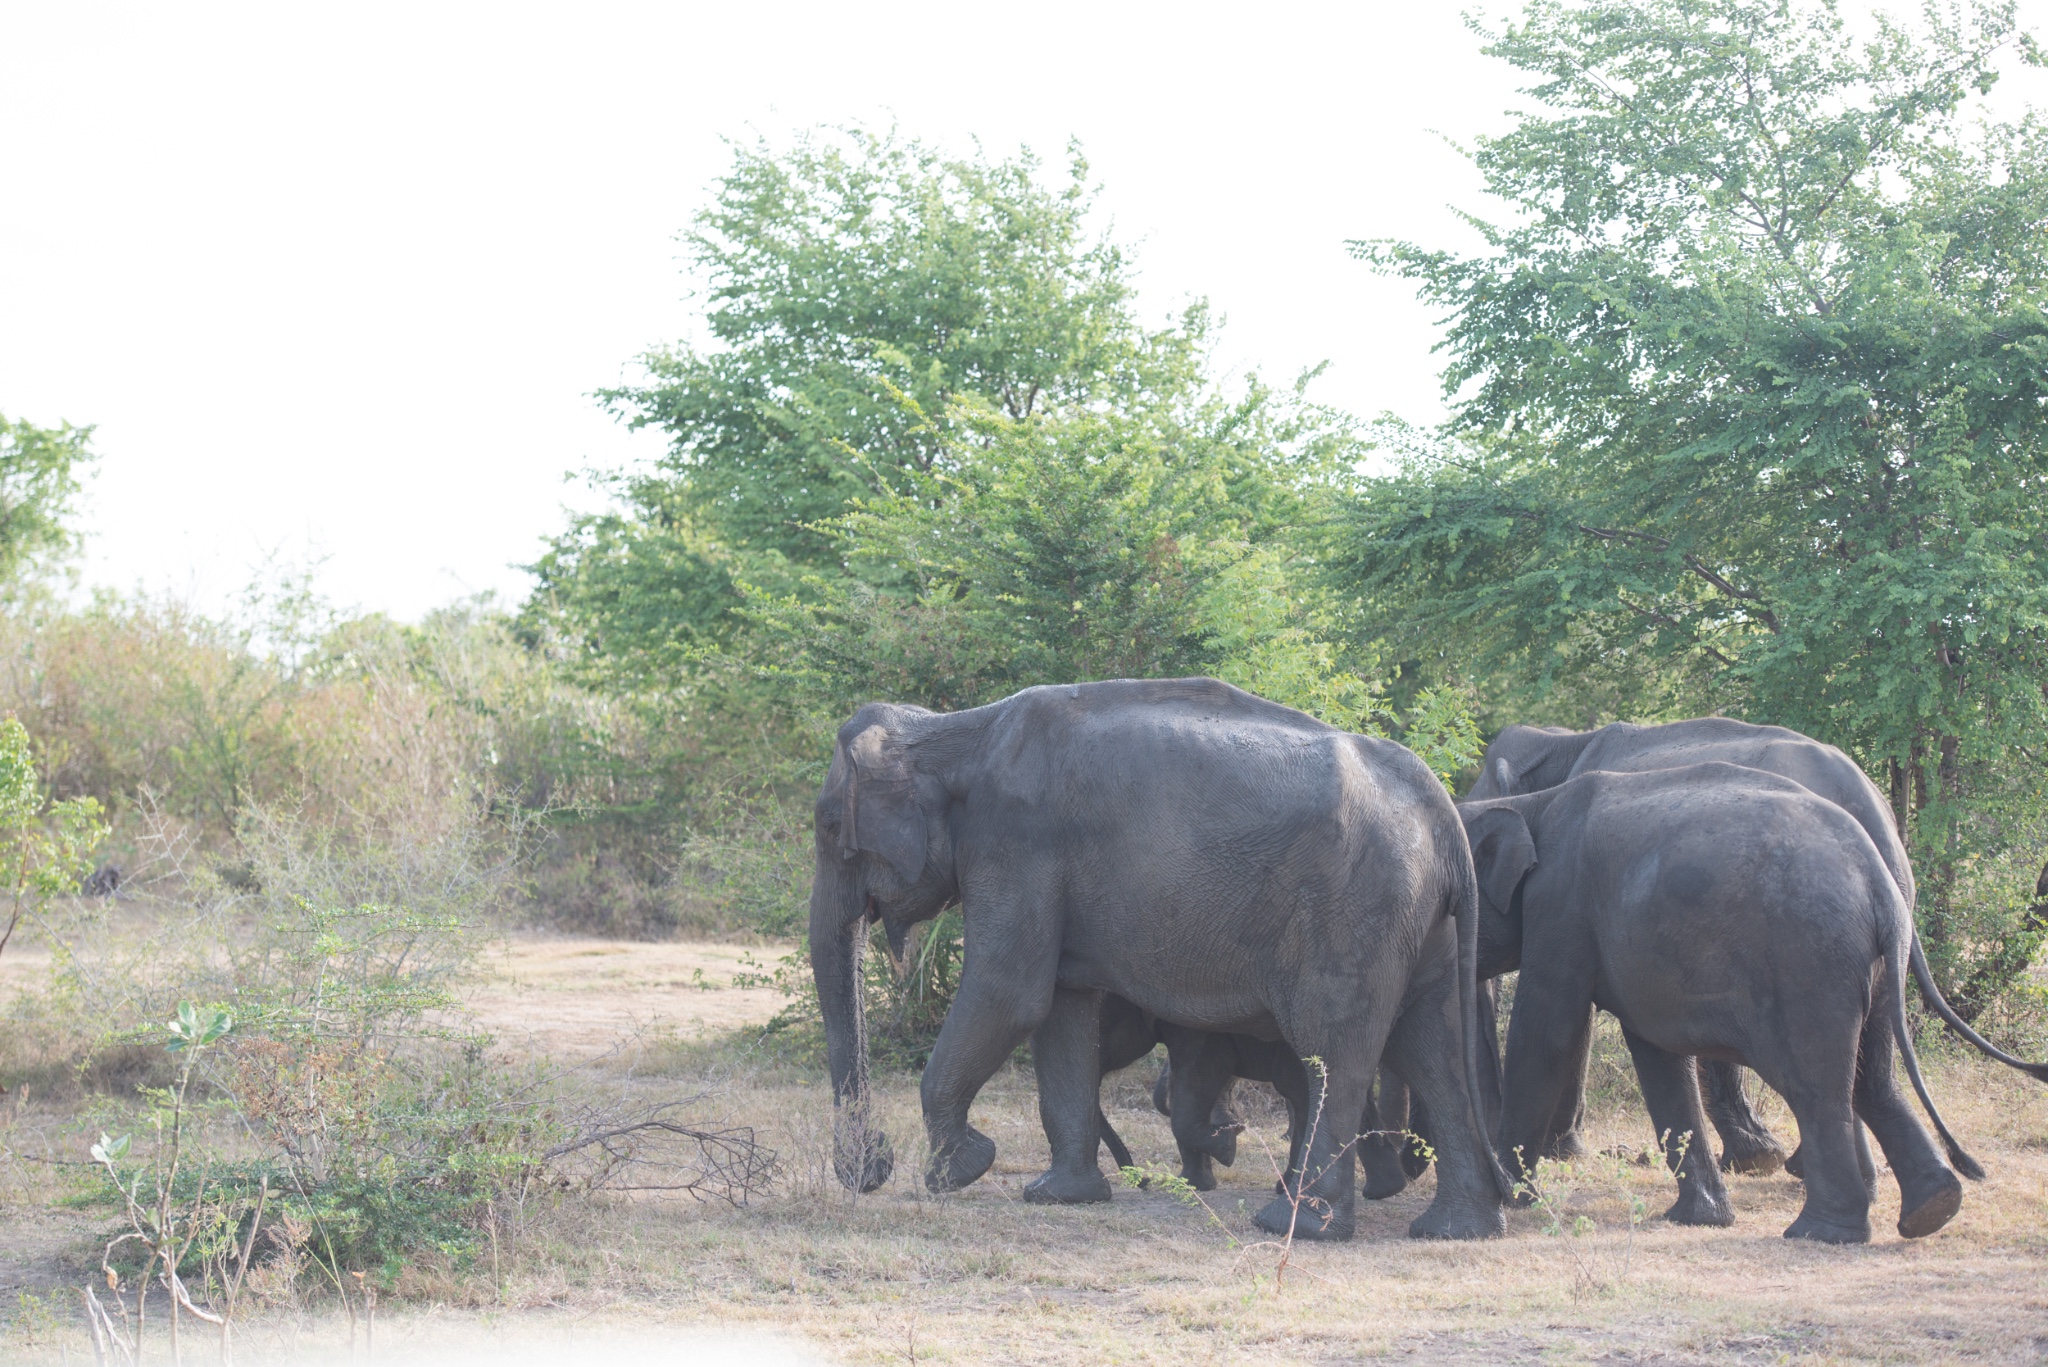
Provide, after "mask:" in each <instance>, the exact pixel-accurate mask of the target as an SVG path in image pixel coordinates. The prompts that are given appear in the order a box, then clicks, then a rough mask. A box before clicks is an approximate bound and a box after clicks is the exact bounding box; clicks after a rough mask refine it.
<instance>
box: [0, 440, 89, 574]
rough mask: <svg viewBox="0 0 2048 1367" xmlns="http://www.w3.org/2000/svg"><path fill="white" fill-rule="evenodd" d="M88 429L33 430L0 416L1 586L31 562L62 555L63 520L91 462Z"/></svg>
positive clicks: (65, 544) (65, 543) (66, 541)
mask: <svg viewBox="0 0 2048 1367" xmlns="http://www.w3.org/2000/svg"><path fill="white" fill-rule="evenodd" d="M91 440H92V429H91V428H90V427H73V426H71V424H69V423H64V424H61V425H59V426H57V427H35V426H32V425H31V424H29V423H26V422H20V421H14V420H10V419H9V418H8V417H7V415H6V414H4V413H0V583H6V582H11V581H12V580H14V579H15V578H16V576H18V575H19V574H20V573H21V571H22V569H23V568H24V567H25V566H26V565H27V564H29V563H30V562H32V561H33V560H35V558H36V557H38V556H42V555H48V554H50V553H52V552H59V551H63V550H66V549H68V548H69V547H70V545H71V540H72V538H71V532H70V529H69V528H67V527H66V526H65V518H66V517H68V516H69V515H70V513H71V500H72V498H73V497H74V496H75V495H76V494H77V493H78V473H79V469H80V467H81V466H83V465H85V464H86V463H87V462H88V461H90V460H91V459H92V451H91V447H90V442H91Z"/></svg>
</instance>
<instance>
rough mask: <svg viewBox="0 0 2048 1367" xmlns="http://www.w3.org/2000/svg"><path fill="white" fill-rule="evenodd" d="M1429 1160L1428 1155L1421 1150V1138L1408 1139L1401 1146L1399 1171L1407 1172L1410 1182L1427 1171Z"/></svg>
mask: <svg viewBox="0 0 2048 1367" xmlns="http://www.w3.org/2000/svg"><path fill="white" fill-rule="evenodd" d="M1429 1162H1430V1160H1429V1156H1428V1155H1427V1154H1426V1153H1424V1152H1423V1148H1422V1141H1421V1140H1419V1139H1410V1140H1409V1141H1408V1142H1407V1143H1405V1144H1403V1145H1402V1146H1401V1171H1402V1172H1404V1173H1406V1174H1407V1176H1408V1180H1409V1181H1411V1182H1412V1181H1414V1180H1415V1179H1416V1178H1418V1177H1420V1176H1422V1174H1424V1173H1425V1172H1428V1171H1429Z"/></svg>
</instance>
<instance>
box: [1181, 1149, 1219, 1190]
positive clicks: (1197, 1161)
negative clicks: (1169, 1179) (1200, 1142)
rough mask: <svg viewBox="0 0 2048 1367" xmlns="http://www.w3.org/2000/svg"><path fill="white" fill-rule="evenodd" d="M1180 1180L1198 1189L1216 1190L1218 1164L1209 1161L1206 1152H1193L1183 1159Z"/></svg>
mask: <svg viewBox="0 0 2048 1367" xmlns="http://www.w3.org/2000/svg"><path fill="white" fill-rule="evenodd" d="M1180 1180H1181V1181H1183V1182H1185V1183H1187V1184H1188V1185H1189V1186H1191V1187H1193V1188H1194V1189H1195V1190H1196V1191H1214V1190H1216V1166H1215V1164H1213V1163H1211V1162H1210V1161H1209V1155H1208V1154H1206V1153H1197V1154H1191V1155H1188V1156H1186V1157H1184V1158H1183V1159H1182V1160H1181V1165H1180Z"/></svg>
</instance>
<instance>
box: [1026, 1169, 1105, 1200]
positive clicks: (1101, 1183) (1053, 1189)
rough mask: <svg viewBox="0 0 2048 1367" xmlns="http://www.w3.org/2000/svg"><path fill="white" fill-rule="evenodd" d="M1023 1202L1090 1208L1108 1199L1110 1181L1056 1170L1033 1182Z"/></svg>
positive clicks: (1089, 1173)
mask: <svg viewBox="0 0 2048 1367" xmlns="http://www.w3.org/2000/svg"><path fill="white" fill-rule="evenodd" d="M1024 1199H1025V1200H1026V1201H1028V1202H1029V1203H1031V1204H1032V1205H1034V1206H1087V1205H1094V1204H1096V1203H1098V1202H1102V1201H1107V1200H1108V1199H1109V1179H1108V1178H1106V1177H1104V1176H1103V1175H1102V1174H1101V1173H1100V1172H1085V1173H1084V1172H1061V1171H1060V1170H1059V1169H1058V1168H1054V1169H1052V1170H1051V1171H1049V1172H1042V1173H1040V1174H1039V1175H1038V1176H1036V1177H1034V1178H1032V1179H1031V1181H1030V1182H1029V1183H1028V1184H1026V1186H1025V1188H1024Z"/></svg>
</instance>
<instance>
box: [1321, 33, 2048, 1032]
mask: <svg viewBox="0 0 2048 1367" xmlns="http://www.w3.org/2000/svg"><path fill="white" fill-rule="evenodd" d="M2012 35H2013V24H2012V12H2011V7H2010V6H2009V5H1989V6H1977V7H1974V8H1972V9H1970V10H1969V11H1967V13H1966V14H1963V15H1960V16H1958V15H1951V14H1948V13H1946V12H1938V11H1930V12H1929V16H1928V20H1927V23H1926V25H1925V27H1924V30H1922V31H1919V32H1915V31H1913V30H1909V29H1906V28H1902V27H1898V26H1895V25H1893V24H1891V23H1889V22H1886V21H1883V20H1879V21H1877V25H1876V29H1875V32H1874V33H1873V34H1872V35H1871V36H1869V37H1868V38H1866V39H1861V40H1859V39H1857V38H1856V37H1854V36H1853V35H1852V34H1851V33H1850V32H1849V31H1848V29H1847V27H1846V26H1845V24H1844V22H1843V20H1842V19H1841V17H1840V16H1839V15H1837V14H1836V13H1835V12H1834V11H1833V10H1832V8H1827V7H1796V6H1787V5H1780V4H1776V3H1759V2H1758V0H1651V2H1650V3H1639V2H1638V0H1630V2H1629V3H1626V4H1622V3H1612V2H1610V0H1595V3H1587V4H1579V5H1572V6H1565V5H1561V4H1556V3H1551V2H1550V0H1539V3H1536V4H1533V5H1531V7H1530V8H1529V9H1528V11H1527V12H1526V15H1525V16H1524V18H1523V19H1522V20H1521V21H1520V22H1519V23H1516V24H1513V25H1510V26H1508V27H1506V28H1504V29H1503V30H1501V31H1500V32H1499V33H1497V34H1495V35H1492V37H1491V40H1490V43H1489V46H1488V48H1487V50H1488V51H1489V52H1490V53H1492V54H1493V55H1495V56H1497V57H1500V58H1503V59H1505V60H1507V61H1509V62H1511V63H1513V64H1514V65H1516V66H1517V67H1519V68H1521V69H1522V70H1523V71H1525V72H1527V73H1529V76H1530V78H1531V81H1532V84H1531V86H1530V88H1529V93H1530V95H1531V96H1532V97H1533V98H1534V99H1535V100H1536V101H1538V102H1539V108H1538V109H1537V110H1536V111H1535V112H1531V113H1528V114H1525V115H1523V116H1522V117H1521V118H1520V119H1519V120H1518V122H1517V123H1516V125H1515V126H1514V127H1513V128H1512V129H1511V130H1510V131H1509V132H1507V133H1504V134H1502V135H1500V136H1498V137H1492V138H1486V139H1481V140H1480V141H1479V143H1478V144H1477V146H1476V148H1475V151H1474V153H1473V158H1474V161H1475V163H1476V165H1477V167H1478V169H1479V170H1480V171H1481V172H1482V173H1483V175H1484V176H1485V178H1486V184H1487V187H1488V189H1489V191H1490V192H1491V193H1492V194H1493V195H1494V196H1496V197H1497V198H1498V199H1499V200H1501V201H1503V202H1504V205H1505V209H1506V212H1505V214H1504V215H1503V217H1502V219H1501V221H1500V222H1498V223H1492V222H1482V221H1480V220H1476V219H1475V220H1474V222H1475V223H1477V224H1478V226H1479V227H1480V229H1481V231H1482V232H1483V234H1484V238H1485V244H1486V245H1485V250H1484V251H1482V252H1480V253H1478V254H1475V255H1470V256H1467V255H1460V254H1458V253H1453V252H1447V251H1441V250H1433V249H1428V248H1425V247H1421V246H1416V245H1413V244H1408V243H1396V242H1370V243H1361V244H1358V250H1359V252H1360V254H1361V255H1363V256H1364V257H1366V258H1367V259H1368V260H1369V261H1371V262H1373V263H1374V264H1376V265H1377V266H1379V267H1380V268H1381V269H1383V270H1386V271H1389V272H1393V273H1396V274H1399V275H1403V276H1406V277H1408V278H1410V279H1412V280H1414V281H1415V282H1416V283H1417V285H1418V287H1419V289H1420V290H1421V292H1422V295H1423V297H1424V298H1425V299H1427V300H1429V301H1430V302H1432V303H1435V304H1437V305H1439V306H1441V307H1442V308H1443V309H1444V310H1445V312H1446V314H1447V317H1448V333H1447V339H1446V349H1447V351H1448V354H1449V358H1450V359H1449V364H1448V367H1447V369H1446V372H1445V379H1444V383H1445V391H1446V394H1447V395H1448V396H1449V397H1450V398H1451V400H1452V405H1453V417H1452V419H1451V421H1450V423H1449V424H1448V425H1447V428H1446V430H1445V432H1444V433H1442V434H1441V436H1440V438H1439V439H1437V440H1434V441H1428V442H1424V443H1422V444H1421V445H1422V450H1420V451H1419V452H1418V453H1417V454H1416V456H1415V458H1413V459H1411V460H1410V461H1409V462H1408V463H1407V464H1406V466H1405V468H1403V469H1402V470H1401V471H1400V472H1399V473H1398V474H1396V475H1395V476H1393V477H1391V478H1386V479H1382V480H1377V481H1372V482H1370V483H1369V484H1368V485H1367V486H1366V487H1365V488H1364V489H1363V490H1362V491H1361V492H1360V494H1359V495H1358V496H1357V498H1356V500H1355V501H1354V503H1353V505H1352V507H1351V510H1350V513H1349V519H1348V520H1349V529H1348V532H1347V533H1346V535H1345V537H1344V549H1343V551H1342V553H1341V559H1342V561H1343V570H1342V576H1341V577H1342V578H1343V579H1344V582H1346V583H1347V584H1349V585H1351V586H1353V587H1354V588H1355V589H1356V590H1357V591H1358V592H1359V593H1360V594H1361V595H1362V596H1364V597H1365V598H1366V599H1368V600H1369V601H1370V602H1371V603H1372V604H1373V605H1374V610H1375V612H1374V622H1375V625H1376V626H1378V627H1380V628H1381V629H1383V630H1385V631H1386V632H1387V633H1389V634H1390V635H1393V636H1396V637H1398V638H1400V639H1403V640H1409V641H1415V642H1418V643H1421V642H1427V643H1428V646H1429V648H1430V649H1432V650H1434V651H1437V652H1443V653H1444V655H1445V656H1446V657H1447V658H1449V659H1454V660H1457V661H1458V662H1459V665H1460V667H1462V668H1464V669H1467V670H1471V671H1473V672H1476V673H1478V674H1481V675H1490V676H1492V678H1491V680H1490V684H1489V688H1490V691H1491V692H1492V693H1493V695H1494V696H1496V697H1497V698H1499V699H1500V700H1501V701H1502V702H1503V703H1504V704H1506V705H1507V706H1510V707H1512V706H1516V705H1517V704H1518V703H1519V704H1520V705H1521V706H1522V707H1523V708H1528V707H1529V705H1530V704H1531V703H1535V704H1536V707H1535V709H1532V710H1540V708H1541V705H1542V703H1541V700H1542V699H1544V698H1545V697H1546V695H1554V694H1555V693H1557V692H1558V691H1560V690H1561V691H1563V692H1565V693H1570V692H1572V691H1575V690H1577V689H1580V688H1582V687H1583V685H1584V683H1585V682H1586V681H1589V680H1590V681H1597V683H1596V686H1595V689H1594V690H1593V692H1594V695H1595V696H1596V697H1605V698H1607V699H1611V700H1619V701H1620V702H1621V704H1622V707H1621V710H1625V711H1630V712H1636V713H1638V714H1641V713H1645V712H1647V713H1653V714H1654V713H1655V712H1657V711H1661V710H1666V709H1668V710H1670V711H1676V712H1687V711H1691V712H1698V711H1706V710H1711V709H1715V708H1722V709H1729V710H1732V711H1734V712H1736V713H1737V714H1739V715H1743V716H1746V717H1749V718H1750V719H1752V720H1756V721H1769V722H1776V723H1781V724H1784V725H1787V726H1791V727H1794V728H1796V729H1799V730H1801V731H1804V732H1807V733H1809V734H1811V735H1815V736H1818V737H1820V738H1822V739H1825V740H1829V741H1832V742H1835V743H1837V744H1839V745H1842V746H1843V747H1845V748H1846V749H1848V750H1849V751H1850V752H1851V753H1852V754H1855V755H1856V756H1858V757H1859V758H1860V759H1861V760H1862V761H1863V762H1864V763H1865V764H1867V765H1869V766H1870V767H1871V769H1872V771H1873V773H1874V774H1876V775H1877V776H1878V777H1879V779H1880V781H1881V782H1882V783H1883V784H1885V785H1886V786H1887V787H1888V788H1889V790H1890V791H1891V793H1892V797H1893V802H1894V806H1895V808H1896V810H1897V811H1898V814H1899V816H1900V819H1901V821H1902V822H1903V823H1905V824H1906V825H1907V826H1908V828H1909V829H1910V830H1912V831H1913V832H1914V835H1915V838H1916V844H1915V853H1916V862H1917V863H1918V865H1919V867H1920V869H1921V871H1922V884H1923V896H1922V912H1923V921H1924V929H1925V931H1926V933H1927V935H1928V938H1929V940H1930V942H1931V943H1932V944H1933V945H1934V946H1935V947H1936V950H1937V953H1936V958H1937V959H1938V960H1939V961H1940V962H1941V965H1942V967H1943V968H1944V969H1945V970H1946V971H1949V972H1950V973H1952V974H1955V975H1958V977H1957V986H1958V990H1959V991H1960V992H1961V994H1962V996H1963V997H1964V999H1965V1000H1966V1002H1969V1003H1970V1004H1971V1005H1978V1004H1981V999H1982V998H1983V996H1984V995H1985V990H1986V989H1988V988H1990V987H1992V986H1993V984H1990V983H1987V982H1985V981H1983V980H1982V979H1981V975H1976V974H1974V972H1973V970H1974V969H1977V968H1982V967H1984V966H1986V965H1987V964H1988V963H1989V962H1990V961H1991V960H1992V959H1994V958H1997V957H1998V956H1999V954H2000V953H2001V950H2002V946H2003V943H2004V941H2005V940H2006V938H2007V937H2008V936H2009V935H2010V934H2013V933H2017V932H2016V931H2015V927H2014V925H2013V923H2012V922H2011V921H2010V920H2009V919H2004V918H1998V919H1995V920H1994V921H1993V922H1992V923H1988V924H1985V923H1976V924H1966V923H1967V922H1969V921H1970V920H1971V918H1970V916H1969V914H1968V913H1966V911H1965V908H1964V907H1963V905H1962V904H1961V902H1959V901H1958V899H1957V897H1956V895H1955V894H1956V891H1957V880H1958V879H1961V878H1964V877H1966V876H1968V869H1969V865H1970V864H1971V861H1973V860H1976V859H1981V858H1995V857H1996V856H1997V854H1998V853H1999V852H2000V851H2001V850H2003V849H2005V848H2007V847H2008V846H2009V845H2011V843H2012V842H2013V841H2014V840H2015V839H2020V838H2024V839H2028V840H2032V839H2034V838H2036V837H2038V834H2039V831H2038V829H2037V826H2038V822H2037V820H2036V819H2035V814H2037V813H2038V812H2039V811H2040V806H2039V804H2040V801H2041V797H2042V789H2043V764H2044V757H2043V756H2042V755H2041V754H2040V753H2039V751H2038V749H2037V747H2038V745H2039V741H2040V737H2041V735H2042V734H2043V731H2044V725H2048V693H2044V685H2048V519H2044V518H2043V517H2042V516H2041V513H2040V509H2041V507H2042V506H2043V504H2044V497H2048V316H2044V313H2043V304H2044V289H2048V127H2044V126H2043V125H2042V124H2041V123H2040V122H2039V121H2038V120H2037V119H2035V118H2033V117H2031V116H2030V117H2028V118H2027V119H2025V120H2023V121H2022V122H2020V123H2018V124H2014V125H1996V124H1994V125H1988V126H1984V127H1982V128H1975V129H1973V125H1972V123H1971V119H1970V113H1971V103H1970V97H1971V96H1972V95H1974V94H1975V93H1977V92H1981V91H1985V90H1988V89H1989V88H1990V86H1991V85H1992V83H1993V82H1994V80H1995V79H1996V74H1997V73H1996V69H1995V66H1994V58H1995V56H1996V55H1997V53H1998V52H1999V51H2000V49H2001V47H2002V46H2004V45H2006V44H2008V43H2009V42H2010V41H2011V40H2012ZM2023 51H2024V53H2025V54H2026V55H2027V56H2028V57H2029V58H2030V59H2031V58H2033V56H2034V50H2033V48H2032V47H2031V46H2024V47H2023ZM1415 649H1416V650H1417V651H1418V652H1420V650H1421V649H1422V646H1421V645H1420V644H1418V645H1417V646H1416V647H1415ZM1592 710H1595V711H1597V707H1596V708H1595V709H1592ZM1503 719H1504V720H1505V719H1508V718H1505V717H1504V718H1503ZM1570 719H1571V720H1574V721H1581V720H1583V719H1582V718H1578V717H1573V718H1570ZM2035 849H2036V851H2038V846H2035ZM2033 857H2034V858H2036V859H2038V857H2039V855H2038V852H2036V853H2035V854H2034V856H2033ZM2022 957H2023V956H2022ZM2002 962H2005V963H2007V964H2008V965H2009V963H2010V962H2011V956H2010V955H2007V956H2005V958H2004V959H2003V960H2002Z"/></svg>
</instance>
